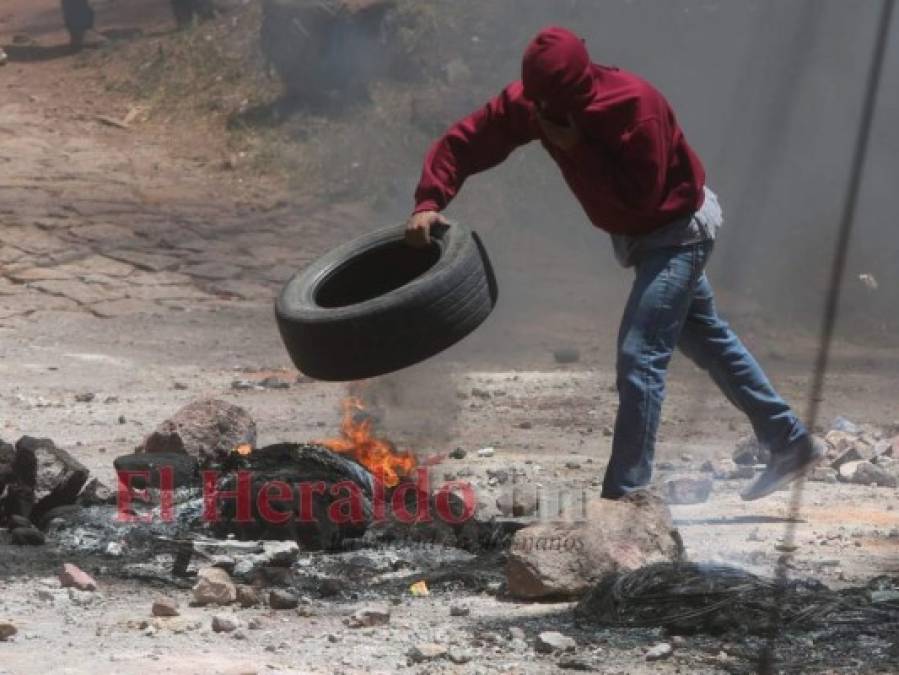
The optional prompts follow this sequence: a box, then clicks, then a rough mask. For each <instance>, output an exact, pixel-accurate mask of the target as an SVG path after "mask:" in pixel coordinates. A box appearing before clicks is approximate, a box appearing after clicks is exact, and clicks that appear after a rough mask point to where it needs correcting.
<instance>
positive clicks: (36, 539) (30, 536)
mask: <svg viewBox="0 0 899 675" xmlns="http://www.w3.org/2000/svg"><path fill="white" fill-rule="evenodd" d="M10 536H11V537H12V543H13V544H15V545H16V546H41V545H42V544H43V543H44V542H45V541H46V538H45V537H44V533H43V532H41V531H40V530H39V529H37V528H36V527H17V528H14V529H13V530H12V531H11V532H10Z"/></svg>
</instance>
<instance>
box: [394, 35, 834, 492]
mask: <svg viewBox="0 0 899 675" xmlns="http://www.w3.org/2000/svg"><path fill="white" fill-rule="evenodd" d="M534 140H539V141H540V143H541V145H542V146H543V147H544V148H545V149H546V151H547V152H548V153H549V154H550V156H551V157H552V158H553V159H554V160H555V162H556V163H557V164H558V165H559V168H560V169H561V171H562V175H563V176H564V178H565V181H566V182H567V183H568V186H569V187H570V188H571V191H572V192H573V193H574V195H575V197H577V199H578V200H579V201H580V203H581V205H582V206H583V208H584V211H585V212H586V214H587V217H588V218H589V219H590V221H591V222H592V223H593V224H594V225H595V226H596V227H598V228H600V229H602V230H605V231H606V232H608V233H609V234H610V235H611V236H612V243H613V245H614V248H615V253H616V256H617V257H618V259H619V261H620V262H621V263H622V264H623V265H625V266H626V267H634V268H635V271H636V278H635V281H634V286H633V288H632V290H631V293H630V297H629V299H628V301H627V305H626V307H625V310H624V316H623V318H622V321H621V326H620V329H619V334H618V358H617V364H616V368H617V387H618V395H619V407H618V415H617V418H616V421H615V432H614V436H613V440H612V456H611V459H610V460H609V465H608V467H607V468H606V475H605V480H604V482H603V490H602V495H603V497H606V498H609V499H617V498H619V497H621V496H623V495H625V494H627V493H628V492H631V491H633V490H636V489H640V488H643V487H645V486H646V485H648V484H649V482H650V479H651V476H652V461H653V455H654V452H655V437H656V430H657V428H658V424H659V416H660V413H661V407H662V401H663V400H664V397H665V376H666V372H667V368H668V362H669V361H670V359H671V356H672V354H673V352H674V350H675V348H680V349H681V351H682V352H684V353H685V354H686V355H687V356H688V357H690V358H691V359H692V360H693V361H694V362H695V363H696V364H697V365H699V367H701V368H703V369H704V370H706V371H707V372H708V373H709V374H710V375H711V377H712V378H713V379H714V381H715V383H716V384H717V385H718V386H719V388H720V389H721V391H722V392H723V393H724V394H725V396H727V398H728V399H729V400H730V401H731V402H732V403H733V404H734V405H735V406H737V408H739V409H740V410H742V411H743V412H744V413H745V414H746V415H747V417H748V418H749V420H750V422H751V424H752V426H753V429H754V431H755V433H756V436H757V437H758V439H759V441H760V442H761V443H762V444H763V445H764V446H765V447H767V448H768V449H769V450H770V451H771V460H770V462H769V464H768V466H767V468H766V470H765V471H764V472H763V473H762V474H761V475H760V476H759V477H758V478H757V479H756V480H755V481H754V482H753V483H752V484H751V485H750V486H749V487H748V488H747V489H746V490H745V491H744V492H743V498H744V499H758V498H760V497H763V496H765V495H768V494H771V493H772V492H774V491H775V490H777V489H779V488H780V487H782V486H784V485H786V484H787V483H789V482H790V481H792V480H794V479H796V478H798V477H800V476H802V475H803V474H805V473H806V472H807V471H808V470H809V469H811V468H812V467H813V466H814V465H815V464H816V463H818V462H819V461H820V460H821V458H822V457H823V451H822V449H821V446H820V443H819V442H818V441H817V440H816V439H813V437H812V436H811V435H810V434H809V433H808V431H807V430H806V429H805V427H804V426H803V425H802V423H801V422H800V421H799V419H798V418H797V417H796V415H794V414H793V412H792V411H791V410H790V407H789V406H788V405H787V404H786V403H785V402H784V401H783V399H782V398H781V397H780V396H779V395H778V394H777V392H776V391H775V390H774V388H773V387H772V386H771V384H770V382H769V381H768V379H767V378H766V377H765V374H764V372H762V369H761V368H760V367H759V365H758V363H757V362H756V361H755V359H754V358H753V357H752V355H751V354H750V353H749V352H748V351H747V350H746V348H745V347H744V346H743V344H742V343H741V342H740V340H739V338H737V336H736V335H735V334H734V332H733V331H732V330H731V329H730V327H729V326H728V325H727V323H725V322H724V321H723V320H722V319H721V318H719V316H718V314H717V311H716V309H715V303H714V295H713V293H712V287H711V285H710V284H709V280H708V278H707V277H706V275H705V272H704V268H705V264H706V262H707V260H708V258H709V255H710V254H711V251H712V248H713V245H714V241H715V237H716V235H717V230H718V228H719V227H720V225H721V223H722V215H721V209H720V207H719V206H718V201H717V197H716V196H715V194H714V193H713V192H712V191H711V190H709V189H708V188H707V187H706V185H705V169H704V168H703V166H702V163H701V162H700V160H699V157H697V155H696V153H695V152H694V151H693V149H692V148H691V147H690V146H689V145H688V144H687V141H686V139H685V138H684V134H683V131H682V130H681V128H680V126H679V125H678V123H677V119H676V118H675V116H674V112H673V111H672V109H671V106H670V105H669V104H668V101H666V100H665V98H664V97H663V96H662V95H661V94H660V93H659V92H658V91H657V90H656V89H655V88H654V87H653V86H652V85H651V84H649V83H648V82H646V81H645V80H642V79H641V78H639V77H637V76H636V75H634V74H632V73H628V72H626V71H624V70H620V69H618V68H613V67H608V66H601V65H598V64H595V63H592V62H591V61H590V56H589V54H588V53H587V49H586V47H585V46H584V43H583V41H582V40H581V39H580V38H578V37H577V36H575V35H574V34H573V33H571V32H569V31H567V30H565V29H564V28H558V27H551V28H547V29H544V30H542V31H541V32H540V33H539V34H538V35H537V36H536V37H535V38H534V40H533V41H532V42H531V44H530V45H529V46H528V48H527V50H526V51H525V54H524V59H523V62H522V79H521V80H518V81H516V82H513V83H511V84H510V85H508V86H507V87H506V88H505V89H504V90H503V91H502V92H501V93H500V94H499V96H497V97H496V98H494V99H493V100H491V101H489V102H488V103H487V104H486V105H485V106H484V107H483V108H481V109H480V110H477V111H475V112H474V113H472V114H471V115H469V116H468V117H466V118H465V119H463V120H461V121H459V122H457V123H456V124H455V125H453V126H452V127H451V128H450V129H449V130H448V131H447V132H446V134H445V135H444V136H443V137H442V138H441V139H440V140H438V141H437V142H436V143H435V144H434V145H433V146H432V147H431V149H430V150H429V152H428V154H427V157H426V158H425V162H424V169H423V171H422V176H421V181H420V182H419V185H418V189H417V190H416V192H415V209H414V212H413V214H412V216H411V217H410V218H409V221H408V223H407V225H406V240H407V242H408V243H409V244H411V245H413V246H425V245H427V244H428V243H429V241H430V228H431V226H432V225H434V224H435V223H442V224H447V221H446V220H445V219H444V218H443V216H441V215H440V211H442V210H443V209H445V208H446V206H447V205H448V204H449V202H450V200H452V198H453V197H455V195H456V194H457V193H458V192H459V190H460V189H461V187H462V184H463V183H464V182H465V179H466V178H468V177H469V176H471V175H472V174H475V173H478V172H480V171H484V170H486V169H489V168H491V167H493V166H496V165H497V164H499V163H500V162H502V161H503V160H504V159H505V158H506V157H508V156H509V154H510V153H511V152H512V151H513V150H514V149H515V148H517V147H519V146H521V145H524V144H526V143H529V142H531V141H534Z"/></svg>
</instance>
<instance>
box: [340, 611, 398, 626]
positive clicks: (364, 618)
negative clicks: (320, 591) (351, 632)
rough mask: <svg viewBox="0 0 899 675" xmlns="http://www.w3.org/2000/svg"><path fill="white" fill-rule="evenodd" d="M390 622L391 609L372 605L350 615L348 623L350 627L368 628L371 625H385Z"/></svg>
mask: <svg viewBox="0 0 899 675" xmlns="http://www.w3.org/2000/svg"><path fill="white" fill-rule="evenodd" d="M389 622H390V610H389V609H387V607H382V606H371V607H363V608H362V609H360V610H358V611H356V612H354V613H353V615H352V616H350V617H348V618H347V620H346V624H347V625H348V626H349V627H350V628H368V627H371V626H383V625H385V624H386V623H389Z"/></svg>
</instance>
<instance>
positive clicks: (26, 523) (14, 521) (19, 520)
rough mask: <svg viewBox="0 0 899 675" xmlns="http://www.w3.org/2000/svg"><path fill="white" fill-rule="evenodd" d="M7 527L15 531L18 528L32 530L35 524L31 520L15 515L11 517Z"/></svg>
mask: <svg viewBox="0 0 899 675" xmlns="http://www.w3.org/2000/svg"><path fill="white" fill-rule="evenodd" d="M7 527H8V528H9V529H10V530H15V529H16V528H18V527H25V528H30V527H34V523H32V522H31V521H30V520H28V518H25V517H23V516H19V515H16V514H13V515H11V516H9V522H8V523H7Z"/></svg>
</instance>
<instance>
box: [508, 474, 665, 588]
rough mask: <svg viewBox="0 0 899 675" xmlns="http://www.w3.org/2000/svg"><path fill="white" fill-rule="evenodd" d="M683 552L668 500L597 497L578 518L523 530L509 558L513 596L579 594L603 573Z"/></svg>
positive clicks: (635, 495) (638, 496)
mask: <svg viewBox="0 0 899 675" xmlns="http://www.w3.org/2000/svg"><path fill="white" fill-rule="evenodd" d="M682 556H683V547H682V544H681V540H680V535H679V534H678V532H677V530H676V529H675V528H674V524H673V523H672V520H671V512H670V511H669V510H668V507H667V506H666V505H665V503H664V502H663V501H662V500H661V499H659V498H658V497H656V496H653V495H651V494H650V493H648V492H646V491H637V492H633V493H631V494H629V495H627V496H626V497H624V498H622V499H619V500H610V499H597V500H592V501H590V502H588V503H587V504H586V506H585V513H584V514H583V518H582V519H579V520H578V521H560V522H547V523H536V524H534V525H531V526H529V527H525V528H523V529H521V530H518V531H517V532H516V533H515V535H514V537H513V539H512V544H511V550H510V552H509V556H508V560H507V563H506V578H507V581H508V591H509V593H510V594H511V595H512V596H514V597H519V598H525V599H536V598H545V597H553V596H555V597H577V596H580V595H582V594H584V593H585V592H587V591H588V590H589V589H590V588H591V587H592V586H593V585H595V584H596V582H598V581H599V580H600V579H601V578H602V577H604V576H606V575H607V574H611V573H613V572H619V571H626V570H633V569H637V568H638V567H642V566H643V565H647V564H650V563H653V562H667V561H671V562H674V561H677V560H680V559H681V558H682Z"/></svg>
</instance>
